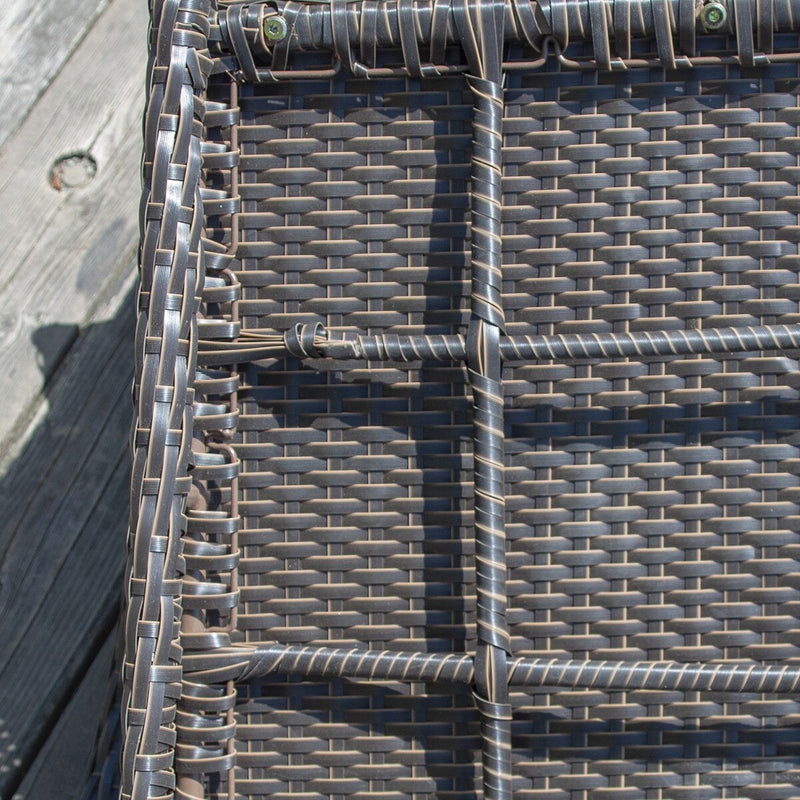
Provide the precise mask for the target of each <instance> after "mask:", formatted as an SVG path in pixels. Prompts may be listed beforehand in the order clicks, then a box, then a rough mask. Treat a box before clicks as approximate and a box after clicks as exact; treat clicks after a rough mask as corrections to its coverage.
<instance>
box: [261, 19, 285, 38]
mask: <svg viewBox="0 0 800 800" xmlns="http://www.w3.org/2000/svg"><path fill="white" fill-rule="evenodd" d="M288 32H289V26H288V25H287V24H286V20H285V19H284V18H283V17H278V16H272V17H267V18H266V19H265V20H264V36H265V37H266V38H267V39H268V40H269V41H270V42H280V41H281V40H282V39H285V38H286V34H287V33H288Z"/></svg>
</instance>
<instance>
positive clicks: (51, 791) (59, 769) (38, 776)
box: [11, 633, 116, 800]
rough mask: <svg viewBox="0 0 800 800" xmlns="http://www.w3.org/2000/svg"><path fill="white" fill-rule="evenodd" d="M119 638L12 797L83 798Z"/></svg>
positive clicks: (109, 643)
mask: <svg viewBox="0 0 800 800" xmlns="http://www.w3.org/2000/svg"><path fill="white" fill-rule="evenodd" d="M115 639H116V635H115V634H113V633H112V634H111V636H109V637H108V639H107V640H106V641H105V643H104V644H103V645H102V647H101V648H100V652H99V653H97V655H96V656H95V658H94V660H93V661H92V664H91V666H90V667H89V669H88V671H87V672H86V675H85V676H84V677H83V679H82V680H81V683H80V686H78V688H77V690H76V692H75V693H74V694H73V696H72V698H71V699H70V701H69V704H68V705H67V707H66V709H65V711H64V713H63V715H62V716H61V718H60V719H59V720H58V722H57V723H56V725H55V727H54V728H53V730H52V732H51V733H50V735H49V736H48V737H47V741H46V742H45V744H44V747H43V748H42V749H41V751H40V752H39V755H38V757H37V758H36V760H35V761H34V762H33V764H32V765H31V767H30V769H29V770H28V771H27V773H26V775H25V779H24V780H23V782H22V784H21V785H20V787H19V789H18V790H17V791H16V792H15V793H14V795H13V796H12V798H11V800H42V798H56V797H57V798H58V799H59V800H80V798H81V797H83V796H84V794H83V790H84V786H85V784H86V781H87V776H88V775H89V774H90V772H91V770H92V766H93V763H94V749H95V736H94V735H93V732H94V731H99V730H100V727H101V725H102V724H103V722H104V720H103V715H104V714H105V713H106V702H105V700H106V696H107V689H108V680H109V675H110V674H111V665H112V660H113V657H114V642H115ZM87 655H88V653H87Z"/></svg>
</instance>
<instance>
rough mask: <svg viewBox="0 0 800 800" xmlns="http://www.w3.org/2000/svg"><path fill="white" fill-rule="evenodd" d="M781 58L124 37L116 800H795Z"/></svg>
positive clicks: (189, 35)
mask: <svg viewBox="0 0 800 800" xmlns="http://www.w3.org/2000/svg"><path fill="white" fill-rule="evenodd" d="M798 20H800V0H724V1H721V2H706V3H705V4H703V3H702V2H701V3H699V4H698V3H697V2H696V0H534V2H530V0H391V1H388V2H384V0H363V1H362V0H358V1H355V0H330V2H319V1H316V2H315V1H314V0H306V1H305V2H297V1H296V0H274V2H271V3H252V4H241V3H229V2H219V3H218V4H217V3H214V2H211V1H210V0H154V3H153V30H152V40H151V41H152V45H151V64H150V84H149V92H150V95H149V106H148V110H147V116H146V121H145V158H144V184H145V190H144V199H143V203H142V212H141V220H142V248H141V292H140V321H139V326H138V334H137V343H136V344H137V382H136V402H137V414H138V417H137V422H136V427H135V430H134V434H133V447H134V469H133V489H132V508H133V512H132V520H131V540H130V570H129V582H128V588H129V596H130V602H129V606H128V611H127V625H126V656H125V665H124V683H125V697H124V700H123V715H124V729H125V743H124V750H123V757H122V770H123V771H122V797H124V798H134V800H145V798H168V797H173V796H175V797H178V798H183V799H184V800H188V798H229V800H233V799H234V798H272V799H274V800H290V799H292V800H338V799H339V798H345V797H346V798H356V799H361V800H367V799H369V800H421V799H422V798H426V799H427V798H437V800H473V799H474V798H484V799H485V800H510V799H511V798H514V799H515V800H544V798H547V800H610V798H614V800H716V799H717V798H720V799H722V798H752V799H753V800H778V798H796V797H798V794H799V793H800V790H798V784H800V750H799V749H798V743H799V742H800V727H798V721H800V704H798V702H797V698H796V697H795V693H796V691H797V689H798V685H800V649H799V646H800V594H798V588H799V587H800V569H798V567H800V561H799V559H800V478H799V477H798V475H799V474H800V406H798V389H799V388H800V377H798V362H797V357H798V352H800V312H799V309H798V298H800V281H799V278H800V251H799V250H798V242H799V241H800V222H799V221H798V212H800V195H798V184H800V158H799V157H798V155H799V154H800V60H799V59H800V46H799V43H798V36H797V33H795V30H796V29H798V27H799V26H798Z"/></svg>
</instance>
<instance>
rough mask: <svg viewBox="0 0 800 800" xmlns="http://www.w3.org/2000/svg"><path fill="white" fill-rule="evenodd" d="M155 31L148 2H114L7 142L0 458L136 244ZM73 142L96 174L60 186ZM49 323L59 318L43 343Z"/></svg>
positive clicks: (2, 168) (1, 200)
mask: <svg viewBox="0 0 800 800" xmlns="http://www.w3.org/2000/svg"><path fill="white" fill-rule="evenodd" d="M146 41H147V8H146V3H140V2H134V3H131V2H129V0H113V1H112V2H111V3H110V4H109V5H108V7H107V8H106V10H105V12H104V13H103V14H102V16H101V17H100V18H99V19H98V20H97V22H96V23H95V24H94V25H93V27H92V28H91V30H89V31H88V33H87V34H86V36H85V38H83V40H82V41H81V43H80V45H79V46H78V47H77V49H76V50H75V52H74V53H73V54H72V56H71V58H70V59H69V61H68V63H67V64H66V65H65V66H64V67H63V69H62V70H61V71H60V72H59V74H58V76H57V77H56V78H55V80H54V81H53V82H52V83H51V84H50V86H49V87H48V88H47V90H46V91H45V92H44V93H43V94H42V95H41V97H40V98H39V100H38V101H37V102H36V104H35V106H34V107H33V108H32V109H31V111H30V113H29V114H28V116H27V118H26V119H25V120H24V122H23V123H22V125H21V126H20V127H19V129H18V130H17V131H16V133H15V134H14V135H13V136H12V137H11V138H10V139H9V140H8V141H7V142H6V145H5V147H4V148H3V150H2V152H0V176H1V177H0V217H2V218H3V219H5V220H13V224H11V225H8V226H7V228H6V231H7V234H6V237H5V243H6V247H5V249H4V257H3V259H2V261H0V286H1V287H2V289H0V308H1V309H2V311H0V346H2V347H3V350H4V353H5V354H6V364H7V368H6V369H4V370H3V374H2V376H0V395H2V396H3V398H4V409H3V414H2V416H1V417H0V459H1V458H2V457H3V454H4V453H5V454H6V460H7V458H8V450H9V448H10V447H11V446H12V445H13V441H11V442H10V441H9V440H14V439H18V437H19V435H20V432H21V431H22V430H24V429H25V427H26V423H27V422H28V421H29V420H30V419H31V418H32V416H33V415H34V414H35V404H36V402H37V400H38V396H39V393H40V391H41V390H42V388H43V386H44V385H45V383H46V381H47V379H48V377H49V376H50V375H51V374H52V372H53V370H54V369H55V367H56V366H57V365H58V363H59V362H60V360H61V359H62V358H63V356H64V354H65V353H66V351H67V350H68V348H69V346H70V344H71V343H72V342H73V341H74V339H75V336H76V334H77V331H78V329H79V328H80V327H81V326H82V325H84V324H86V323H87V322H89V321H90V320H91V319H93V317H94V314H95V312H96V309H97V307H98V304H99V303H100V302H102V300H103V299H104V297H105V296H106V295H107V292H108V286H109V283H112V282H114V281H115V280H117V279H118V277H119V273H120V270H123V269H125V270H127V269H128V268H129V264H130V256H131V255H132V254H133V252H134V251H135V249H136V242H137V238H138V213H137V209H138V197H139V160H140V152H141V132H140V131H141V114H142V107H143V101H144V86H143V76H144V70H145V59H146ZM76 150H86V151H89V152H90V153H91V155H92V156H93V157H94V158H95V160H96V162H97V165H98V169H97V176H96V178H95V179H94V180H93V181H92V182H91V183H90V184H89V185H88V186H86V187H84V188H79V189H64V190H63V191H56V190H54V189H53V188H52V187H51V186H50V184H49V182H48V170H49V167H50V165H51V164H52V163H53V161H54V160H55V159H56V158H58V157H59V156H60V155H63V154H64V153H68V152H72V151H76ZM43 326H62V327H61V328H60V329H59V331H58V333H56V328H53V329H52V330H53V331H54V332H53V335H52V336H51V337H50V339H49V341H48V343H47V347H46V348H44V349H43V348H41V347H39V348H37V346H36V344H35V343H34V341H33V334H34V332H35V331H36V330H38V329H40V328H42V327H43Z"/></svg>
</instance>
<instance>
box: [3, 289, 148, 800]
mask: <svg viewBox="0 0 800 800" xmlns="http://www.w3.org/2000/svg"><path fill="white" fill-rule="evenodd" d="M131 300H132V298H131V296H130V294H128V297H127V300H126V302H124V303H122V307H121V311H120V314H119V315H118V316H117V317H116V318H114V319H112V320H109V321H106V322H103V323H99V324H96V325H93V326H91V327H89V328H88V329H87V330H86V331H85V332H84V334H82V336H81V337H80V339H79V340H78V343H77V344H76V346H75V347H74V348H73V352H72V353H71V354H70V356H69V358H68V359H67V361H66V362H65V364H64V365H63V367H62V369H61V370H60V371H59V373H58V375H57V376H56V380H55V382H54V383H55V385H54V387H53V389H52V391H51V393H50V410H49V412H48V414H47V417H46V418H45V419H44V420H43V422H42V424H41V425H40V426H39V427H38V428H37V430H36V431H35V433H34V435H33V437H32V438H31V440H30V441H29V443H28V445H27V446H26V448H25V450H24V451H23V453H22V454H21V456H20V458H19V459H18V460H17V461H16V462H15V463H14V465H12V468H11V469H10V470H9V472H8V473H7V474H6V476H5V477H4V478H3V479H2V481H1V482H0V518H7V519H9V521H10V526H9V528H7V529H4V537H5V538H6V539H7V541H6V542H5V543H4V546H3V547H1V548H0V552H2V553H3V561H2V565H0V641H3V643H4V647H3V649H2V651H0V797H2V798H4V799H5V798H7V797H9V796H10V795H11V794H12V793H13V791H14V790H15V788H16V787H17V786H18V785H19V783H20V781H21V780H22V778H23V776H24V774H25V772H26V771H27V770H28V768H29V767H30V765H31V764H32V763H33V762H34V760H35V758H36V756H37V754H38V752H39V750H40V748H41V747H42V745H43V744H44V741H45V740H46V736H47V734H48V733H49V731H50V730H51V729H52V727H53V725H54V724H55V723H56V721H57V720H58V718H59V716H60V715H61V713H62V712H63V709H64V706H65V705H66V703H67V701H68V699H69V694H70V692H71V691H72V689H73V688H74V686H75V685H76V683H77V681H78V679H79V678H80V677H81V676H82V674H83V672H84V671H85V669H86V668H87V666H88V664H90V663H91V661H92V660H93V657H94V656H95V655H96V648H97V644H98V641H97V640H98V636H100V635H101V633H102V632H104V631H107V629H108V626H109V625H110V624H111V623H113V621H114V620H115V619H116V605H117V601H118V599H119V597H120V595H121V587H122V570H123V562H124V554H125V536H126V529H127V499H128V487H129V456H128V435H129V429H130V418H131V405H130V384H131V378H132V363H131V359H130V358H129V353H130V342H131V340H132V337H133V330H134V313H133V312H134V308H133V303H132V302H131ZM17 467H19V468H17ZM19 498H25V500H26V501H25V502H19V501H18V499H19ZM9 530H10V531H11V536H10V539H9V537H8V536H7V535H6V533H7V531H9ZM97 722H99V720H98V721H96V724H95V725H94V726H92V727H93V729H92V730H89V731H83V736H85V737H88V738H90V739H94V737H95V734H96V727H97Z"/></svg>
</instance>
